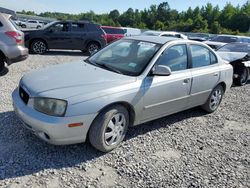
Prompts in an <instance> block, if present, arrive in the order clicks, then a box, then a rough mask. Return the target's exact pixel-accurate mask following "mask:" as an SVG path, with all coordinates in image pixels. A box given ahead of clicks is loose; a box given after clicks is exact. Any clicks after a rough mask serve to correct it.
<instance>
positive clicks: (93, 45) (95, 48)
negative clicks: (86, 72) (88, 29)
mask: <svg viewBox="0 0 250 188" xmlns="http://www.w3.org/2000/svg"><path fill="white" fill-rule="evenodd" d="M99 49H100V45H99V44H98V43H96V42H91V43H89V44H88V46H87V52H88V53H89V54H90V55H91V54H93V53H95V52H97V51H98V50H99Z"/></svg>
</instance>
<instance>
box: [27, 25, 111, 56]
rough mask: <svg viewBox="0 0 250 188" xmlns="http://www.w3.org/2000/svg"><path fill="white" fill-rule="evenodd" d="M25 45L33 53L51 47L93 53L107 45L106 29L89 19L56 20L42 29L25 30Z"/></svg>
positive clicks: (42, 51)
mask: <svg viewBox="0 0 250 188" xmlns="http://www.w3.org/2000/svg"><path fill="white" fill-rule="evenodd" d="M24 33H25V45H26V46H27V47H28V48H29V49H30V51H31V52H32V53H35V54H42V53H44V52H46V51H47V50H49V49H68V50H82V51H84V52H85V51H87V52H88V53H89V54H92V53H94V52H96V51H97V50H99V49H100V48H102V47H104V46H105V45H106V43H107V42H106V37H105V33H104V31H103V30H102V29H101V28H100V26H99V25H98V24H94V23H92V22H88V21H55V22H51V23H49V24H47V25H46V26H45V27H44V28H43V29H41V30H25V31H24Z"/></svg>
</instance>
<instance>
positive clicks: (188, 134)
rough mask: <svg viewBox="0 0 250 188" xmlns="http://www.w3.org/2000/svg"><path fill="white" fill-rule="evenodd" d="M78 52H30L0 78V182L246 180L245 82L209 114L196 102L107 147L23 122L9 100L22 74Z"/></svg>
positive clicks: (248, 126) (245, 183)
mask: <svg viewBox="0 0 250 188" xmlns="http://www.w3.org/2000/svg"><path fill="white" fill-rule="evenodd" d="M83 58H84V57H83V56H82V54H81V53H80V52H56V51H54V52H50V53H47V54H45V55H30V57H29V58H28V59H27V60H26V61H24V62H20V63H17V64H14V65H12V66H10V67H9V68H8V71H6V72H5V75H3V76H1V77H0V128H1V129H0V130H1V131H0V187H86V186H87V187H178V188H179V187H235V188H240V187H250V84H248V85H246V86H244V87H233V88H232V89H231V91H230V92H229V93H227V94H226V96H225V97H224V100H223V102H222V104H221V107H220V108H219V109H218V110H217V111H216V112H215V113H213V114H206V113H204V112H203V111H202V110H200V109H199V108H195V109H192V110H188V111H185V112H181V113H178V114H175V115H172V116H169V117H165V118H161V119H158V120H156V121H152V122H149V123H146V124H143V125H140V126H137V127H134V128H130V129H129V131H128V135H127V136H126V140H125V141H124V142H123V143H122V145H121V146H120V147H119V148H117V149H116V150H114V151H112V152H110V153H107V154H103V153H101V152H98V151H96V150H95V149H94V148H92V147H91V146H90V144H89V143H85V144H77V145H70V146H52V145H49V144H47V143H44V142H43V141H41V140H40V139H38V138H36V137H35V136H34V135H32V134H31V133H30V132H28V131H27V130H25V129H23V128H22V127H21V126H20V125H21V122H20V121H19V120H18V118H17V117H16V116H15V114H14V112H13V108H12V101H11V92H12V91H13V90H14V88H15V87H16V86H17V85H18V82H19V80H20V78H21V77H22V75H24V74H25V73H26V72H29V71H30V70H32V69H39V68H42V67H46V66H51V65H53V64H59V63H66V62H70V63H72V61H76V60H82V59H83Z"/></svg>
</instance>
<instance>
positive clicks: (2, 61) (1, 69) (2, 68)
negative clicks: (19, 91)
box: [0, 54, 5, 74]
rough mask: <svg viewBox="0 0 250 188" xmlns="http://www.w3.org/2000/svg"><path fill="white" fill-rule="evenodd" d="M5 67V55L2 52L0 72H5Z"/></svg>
mask: <svg viewBox="0 0 250 188" xmlns="http://www.w3.org/2000/svg"><path fill="white" fill-rule="evenodd" d="M4 67H5V61H4V57H3V56H2V55H1V54H0V74H1V73H2V72H3V70H4Z"/></svg>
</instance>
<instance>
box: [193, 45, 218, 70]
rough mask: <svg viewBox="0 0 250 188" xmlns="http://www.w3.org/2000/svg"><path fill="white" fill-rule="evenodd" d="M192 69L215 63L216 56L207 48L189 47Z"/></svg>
mask: <svg viewBox="0 0 250 188" xmlns="http://www.w3.org/2000/svg"><path fill="white" fill-rule="evenodd" d="M190 48H191V54H192V66H193V68H197V67H203V66H207V65H211V64H215V63H217V58H216V56H215V55H214V54H213V53H212V52H211V51H210V50H209V49H207V48H205V47H203V46H199V45H190Z"/></svg>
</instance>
